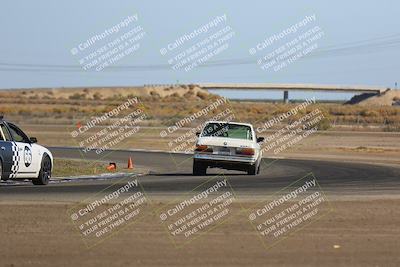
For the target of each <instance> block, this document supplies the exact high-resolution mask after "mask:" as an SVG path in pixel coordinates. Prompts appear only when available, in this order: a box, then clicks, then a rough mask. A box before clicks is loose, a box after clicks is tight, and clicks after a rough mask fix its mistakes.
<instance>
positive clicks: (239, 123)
mask: <svg viewBox="0 0 400 267" xmlns="http://www.w3.org/2000/svg"><path fill="white" fill-rule="evenodd" d="M206 123H221V124H223V123H227V124H237V125H244V126H249V127H253V125H251V124H250V123H243V122H235V121H207V122H206Z"/></svg>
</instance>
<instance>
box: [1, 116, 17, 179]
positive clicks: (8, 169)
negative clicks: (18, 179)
mask: <svg viewBox="0 0 400 267" xmlns="http://www.w3.org/2000/svg"><path fill="white" fill-rule="evenodd" d="M12 146H13V140H12V137H11V135H10V132H9V131H8V129H7V126H6V125H5V124H4V123H3V122H0V158H1V161H2V163H3V165H2V166H3V173H2V177H1V178H2V179H3V180H7V179H9V178H14V177H10V176H11V174H12V165H13V161H12V158H13V150H12Z"/></svg>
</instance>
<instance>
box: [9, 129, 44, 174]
mask: <svg viewBox="0 0 400 267" xmlns="http://www.w3.org/2000/svg"><path fill="white" fill-rule="evenodd" d="M7 126H8V129H9V130H10V133H11V137H12V138H13V141H14V142H13V143H14V146H13V166H15V167H14V168H16V169H17V171H16V172H15V176H16V177H15V178H34V177H36V175H37V173H38V171H39V169H40V158H41V155H40V151H39V149H38V147H37V145H36V144H33V143H31V142H30V140H29V138H28V136H27V135H26V134H25V133H24V132H23V131H22V130H21V129H19V128H18V127H17V126H16V125H14V124H12V123H7Z"/></svg>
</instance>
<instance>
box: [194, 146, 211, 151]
mask: <svg viewBox="0 0 400 267" xmlns="http://www.w3.org/2000/svg"><path fill="white" fill-rule="evenodd" d="M195 151H196V152H208V153H212V152H213V149H212V148H211V147H208V146H206V145H196V149H195Z"/></svg>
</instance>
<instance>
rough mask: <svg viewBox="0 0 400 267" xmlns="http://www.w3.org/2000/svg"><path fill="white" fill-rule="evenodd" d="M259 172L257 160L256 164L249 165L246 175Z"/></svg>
mask: <svg viewBox="0 0 400 267" xmlns="http://www.w3.org/2000/svg"><path fill="white" fill-rule="evenodd" d="M259 173H260V162H259V161H257V162H256V164H254V165H251V166H249V168H248V169H247V174H248V175H257V174H259Z"/></svg>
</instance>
